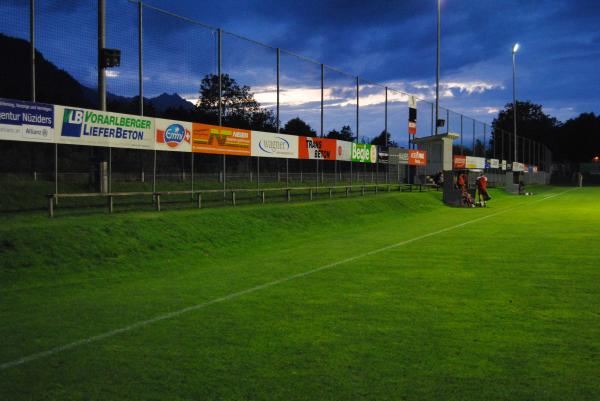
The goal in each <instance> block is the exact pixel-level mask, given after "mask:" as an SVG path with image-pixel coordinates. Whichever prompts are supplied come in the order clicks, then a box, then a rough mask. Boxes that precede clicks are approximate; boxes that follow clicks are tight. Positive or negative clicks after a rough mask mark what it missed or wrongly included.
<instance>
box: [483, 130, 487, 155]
mask: <svg viewBox="0 0 600 401" xmlns="http://www.w3.org/2000/svg"><path fill="white" fill-rule="evenodd" d="M486 148H487V126H486V125H485V124H483V157H484V158H486V157H487V154H486Z"/></svg>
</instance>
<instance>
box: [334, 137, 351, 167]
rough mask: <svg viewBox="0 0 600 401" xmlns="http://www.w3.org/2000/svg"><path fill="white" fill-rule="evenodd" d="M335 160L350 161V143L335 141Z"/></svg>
mask: <svg viewBox="0 0 600 401" xmlns="http://www.w3.org/2000/svg"><path fill="white" fill-rule="evenodd" d="M335 142H336V147H337V153H336V155H335V159H336V160H343V161H348V162H349V161H352V142H348V141H340V140H336V141H335Z"/></svg>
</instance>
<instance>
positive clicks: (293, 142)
mask: <svg viewBox="0 0 600 401" xmlns="http://www.w3.org/2000/svg"><path fill="white" fill-rule="evenodd" d="M250 154H251V156H260V157H282V158H288V159H297V158H298V137H297V136H296V135H284V134H275V133H272V132H262V131H252V150H251V152H250Z"/></svg>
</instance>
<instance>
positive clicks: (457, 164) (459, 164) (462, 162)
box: [452, 155, 467, 170]
mask: <svg viewBox="0 0 600 401" xmlns="http://www.w3.org/2000/svg"><path fill="white" fill-rule="evenodd" d="M452 167H453V168H454V169H455V170H461V169H465V168H467V157H466V156H461V155H455V156H454V157H453V158H452Z"/></svg>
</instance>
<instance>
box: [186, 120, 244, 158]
mask: <svg viewBox="0 0 600 401" xmlns="http://www.w3.org/2000/svg"><path fill="white" fill-rule="evenodd" d="M250 142H251V134H250V131H249V130H247V129H239V128H227V127H219V126H218V125H208V124H200V123H193V124H192V151H193V152H196V153H212V154H217V155H235V156H250V150H251V149H250Z"/></svg>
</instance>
